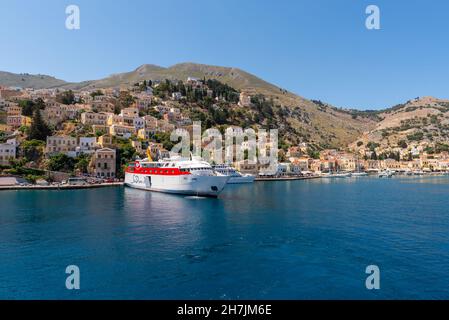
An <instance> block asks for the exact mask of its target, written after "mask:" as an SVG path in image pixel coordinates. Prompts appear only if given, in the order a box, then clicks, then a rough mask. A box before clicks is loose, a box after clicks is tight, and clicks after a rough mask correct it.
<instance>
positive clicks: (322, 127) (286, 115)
mask: <svg viewBox="0 0 449 320" xmlns="http://www.w3.org/2000/svg"><path fill="white" fill-rule="evenodd" d="M17 77H20V76H17ZM31 77H42V79H41V80H42V82H41V83H31V81H29V82H26V81H25V82H23V83H21V82H20V81H17V79H16V82H15V83H14V84H12V85H16V86H22V87H27V86H31V87H35V88H37V87H38V86H37V85H39V87H44V88H48V87H56V86H58V87H60V88H61V89H73V90H82V89H100V88H111V87H128V86H131V85H133V84H134V83H136V82H139V81H143V80H165V79H169V80H184V81H185V80H186V79H187V78H188V77H195V78H199V79H203V78H206V79H216V80H219V81H220V82H223V83H225V84H227V85H229V86H231V87H233V88H234V89H236V90H239V91H247V92H248V93H249V94H251V95H256V94H262V95H264V96H265V97H267V99H272V101H273V103H274V105H275V106H276V108H277V110H274V111H275V114H278V113H283V116H282V118H281V117H277V116H276V119H275V121H274V122H275V124H276V125H277V126H278V127H280V128H283V129H284V130H283V138H284V139H285V140H286V141H290V142H293V143H298V142H309V143H311V144H316V145H317V147H318V146H319V147H345V146H347V145H348V144H349V143H351V142H353V141H354V137H358V136H360V135H361V134H362V133H363V132H365V131H367V130H370V129H372V128H374V126H375V124H376V121H375V120H373V119H372V118H371V117H370V115H369V114H365V113H363V112H358V113H357V114H356V115H355V114H354V111H346V110H341V109H337V108H334V107H332V106H330V105H328V104H324V103H322V102H320V101H311V100H308V99H305V98H303V97H300V96H298V95H296V94H293V93H291V92H288V91H286V90H284V89H282V88H280V87H278V86H275V85H273V84H270V83H268V82H267V81H264V80H262V79H260V78H258V77H256V76H255V75H252V74H250V73H248V72H246V71H243V70H241V69H238V68H229V67H220V66H210V65H204V64H195V63H181V64H176V65H174V66H171V67H168V68H164V67H159V66H156V65H149V64H145V65H142V66H140V67H138V68H137V69H135V70H133V71H131V72H125V73H119V74H113V75H111V76H109V77H106V78H104V79H100V80H90V81H83V82H80V83H66V82H63V81H61V80H57V79H54V78H51V77H46V76H31ZM18 79H19V80H20V78H18ZM33 79H34V78H33ZM3 80H4V79H3V77H1V76H0V84H7V83H8V82H7V83H5V82H4V81H3ZM9 83H12V81H9ZM20 84H22V85H20ZM26 84H29V85H26ZM10 85H11V84H10ZM279 109H281V110H279Z"/></svg>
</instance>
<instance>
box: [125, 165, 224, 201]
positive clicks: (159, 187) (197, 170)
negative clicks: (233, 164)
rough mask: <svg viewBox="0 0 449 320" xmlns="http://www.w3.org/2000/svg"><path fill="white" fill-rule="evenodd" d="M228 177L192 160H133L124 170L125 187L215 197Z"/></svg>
mask: <svg viewBox="0 0 449 320" xmlns="http://www.w3.org/2000/svg"><path fill="white" fill-rule="evenodd" d="M228 180H229V177H228V176H225V175H222V174H220V173H217V172H215V171H214V170H213V168H212V167H211V165H210V164H209V163H207V162H205V161H201V160H195V159H168V160H160V161H157V162H156V161H149V160H148V159H144V160H136V161H135V162H134V163H130V164H129V165H128V166H127V168H126V170H125V185H126V186H128V187H131V188H137V189H142V190H148V191H157V192H166V193H173V194H183V195H193V196H206V197H218V195H219V194H220V192H221V191H222V190H223V189H224V187H225V186H226V183H227V182H228Z"/></svg>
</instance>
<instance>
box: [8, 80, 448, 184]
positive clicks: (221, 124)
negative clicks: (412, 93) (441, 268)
mask: <svg viewBox="0 0 449 320" xmlns="http://www.w3.org/2000/svg"><path fill="white" fill-rule="evenodd" d="M284 95H286V92H284V91H282V90H280V92H279V93H277V96H276V95H275V96H273V95H269V94H267V93H266V92H263V91H262V92H261V90H257V89H254V88H249V87H248V88H244V89H242V88H234V87H232V86H231V85H228V84H226V83H224V82H221V81H219V80H217V79H210V78H209V79H206V77H203V78H195V77H186V78H185V79H163V80H154V79H145V80H143V81H137V82H135V83H132V84H129V85H127V86H123V85H122V86H120V87H117V86H115V87H105V88H97V87H95V86H93V85H92V86H90V87H87V88H78V89H76V88H74V89H71V88H64V87H56V88H40V89H36V88H22V87H17V86H1V87H0V170H1V174H2V175H4V176H5V175H6V176H8V175H16V176H22V177H24V178H26V179H27V180H28V181H31V182H36V181H39V180H42V179H47V180H55V181H58V180H61V179H67V177H69V176H90V177H94V178H97V179H103V180H108V181H109V180H110V181H114V180H116V179H121V178H123V168H124V166H125V165H126V164H127V163H128V162H131V161H133V160H134V159H136V157H141V158H144V157H147V155H148V154H149V155H150V156H151V158H152V159H154V160H158V159H163V158H167V157H169V150H170V149H171V147H172V146H173V142H172V141H170V133H171V132H172V131H173V130H174V129H176V128H184V129H186V130H188V131H189V132H191V130H192V129H191V128H192V123H193V121H201V122H202V125H203V130H204V129H208V128H211V127H215V128H218V129H219V130H221V131H222V132H223V131H224V130H225V129H226V128H227V127H229V126H239V127H242V128H254V129H255V130H258V129H261V128H262V129H271V128H278V129H279V164H278V168H277V170H276V173H275V174H276V175H300V174H311V173H317V172H338V171H348V172H351V171H379V170H384V169H392V170H398V171H429V172H430V171H448V170H449V155H448V152H449V145H448V144H447V141H448V134H449V116H448V115H449V113H448V111H449V101H444V100H438V99H434V98H429V97H426V98H421V99H420V98H417V99H414V100H412V101H409V102H407V103H406V104H404V105H399V106H396V107H394V108H391V109H387V110H383V111H380V112H374V111H373V112H355V111H351V110H338V109H336V108H333V107H330V106H327V105H325V104H323V103H321V102H318V101H313V102H309V101H306V102H304V103H307V104H308V106H307V107H308V108H311V107H313V106H314V108H316V109H319V112H321V113H323V114H326V116H328V117H330V116H335V119H337V120H336V123H339V121H341V120H342V119H341V117H347V118H348V119H352V121H354V122H353V124H352V128H353V129H352V130H355V132H359V133H360V134H359V135H356V136H354V135H353V136H352V137H353V139H352V141H351V142H350V143H348V144H343V143H340V145H337V146H336V147H331V148H329V146H331V145H332V143H325V142H324V143H323V141H322V140H321V141H319V140H314V139H313V137H312V136H310V135H309V136H308V135H307V134H301V132H303V133H304V131H301V130H298V129H297V127H294V126H293V125H292V123H293V122H292V120H291V119H292V118H293V119H294V120H295V121H298V122H300V123H309V122H310V125H311V126H313V125H315V123H314V120H313V118H314V117H316V116H312V115H311V116H310V117H309V116H308V114H307V113H306V112H304V111H301V108H300V107H298V106H290V105H287V103H288V102H286V101H288V99H287V98H286V99H282V96H284ZM279 96H281V98H279ZM307 117H309V119H307ZM338 117H340V118H338ZM373 119H374V120H373ZM348 121H349V120H348ZM355 121H359V123H360V127H357V129H354V128H355V127H356V126H357V125H356V124H354V123H355ZM362 124H363V125H362ZM317 125H318V123H317V124H316V125H315V127H316V128H317V130H318V127H317ZM295 128H296V129H295ZM332 128H334V130H335V131H336V132H337V131H342V130H343V129H342V127H335V126H334V125H332V126H331V128H329V131H330V132H331V134H330V135H331V136H332V130H333V129H332ZM362 128H365V130H363V131H362ZM322 138H323V139H324V138H325V137H322ZM233 166H234V167H235V168H236V169H237V170H240V171H242V172H243V173H252V174H258V173H259V167H258V165H257V164H254V163H251V162H250V161H248V160H245V161H242V162H236V163H233Z"/></svg>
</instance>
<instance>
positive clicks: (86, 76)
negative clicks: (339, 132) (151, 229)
mask: <svg viewBox="0 0 449 320" xmlns="http://www.w3.org/2000/svg"><path fill="white" fill-rule="evenodd" d="M371 4H373V5H377V6H378V8H379V9H380V29H379V30H368V29H367V28H366V26H365V20H366V19H367V17H368V15H367V14H366V13H365V10H366V7H367V6H368V5H371ZM68 5H77V6H78V7H79V9H80V29H79V30H68V29H67V28H66V27H65V23H66V18H67V14H66V13H65V10H66V7H67V6H68ZM448 14H449V1H446V0H432V1H424V0H394V1H393V0H382V1H381V0H371V1H365V0H307V1H306V0H277V1H272V0H157V1H153V0H146V1H144V0H133V1H123V0H113V1H105V0H70V1H65V0H40V1H31V0H28V1H25V0H14V1H10V0H0V70H2V71H9V72H14V73H22V72H24V73H33V74H37V73H39V74H48V75H52V76H55V77H57V78H60V79H63V80H66V81H82V80H92V79H100V78H103V77H106V76H108V75H110V74H113V73H118V72H127V71H131V70H134V69H135V68H137V67H138V66H140V65H142V64H145V63H148V64H156V65H160V66H164V67H168V66H171V65H174V64H177V63H182V62H196V63H204V64H211V65H220V66H228V67H238V68H241V69H243V70H245V71H248V72H250V73H253V74H255V75H257V76H258V77H261V78H263V79H264V80H267V81H268V82H271V83H273V84H276V85H278V86H280V87H282V88H285V89H287V90H289V91H292V92H294V93H296V94H298V95H301V96H303V97H305V98H309V99H317V100H318V99H319V100H322V101H325V102H327V103H330V104H332V105H335V106H338V107H346V108H357V109H380V108H386V107H390V106H392V105H396V104H399V103H403V102H405V101H407V100H409V99H412V98H415V97H418V96H435V97H439V98H449V92H448V88H449V77H448V75H449V54H448V52H449V41H448V40H449V19H447V16H448Z"/></svg>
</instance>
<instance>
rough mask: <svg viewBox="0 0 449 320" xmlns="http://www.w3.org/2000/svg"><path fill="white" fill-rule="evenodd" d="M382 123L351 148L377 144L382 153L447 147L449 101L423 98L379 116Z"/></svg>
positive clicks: (398, 106)
mask: <svg viewBox="0 0 449 320" xmlns="http://www.w3.org/2000/svg"><path fill="white" fill-rule="evenodd" d="M378 116H379V118H380V121H379V122H378V123H377V124H376V126H375V127H374V128H373V129H372V130H369V131H367V132H365V133H364V134H362V135H361V136H360V137H359V138H358V139H357V141H356V142H354V143H353V144H352V145H351V148H353V149H363V148H365V147H366V146H367V145H368V144H370V145H373V144H375V145H376V146H378V147H379V148H380V149H393V148H399V147H401V146H402V147H405V146H407V145H410V144H423V145H428V144H433V145H435V144H442V143H443V144H444V143H447V141H448V140H449V100H443V99H437V98H434V97H421V98H416V99H413V100H410V101H407V102H406V103H404V104H400V105H397V106H395V107H392V108H389V109H386V110H383V111H380V112H378Z"/></svg>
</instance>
